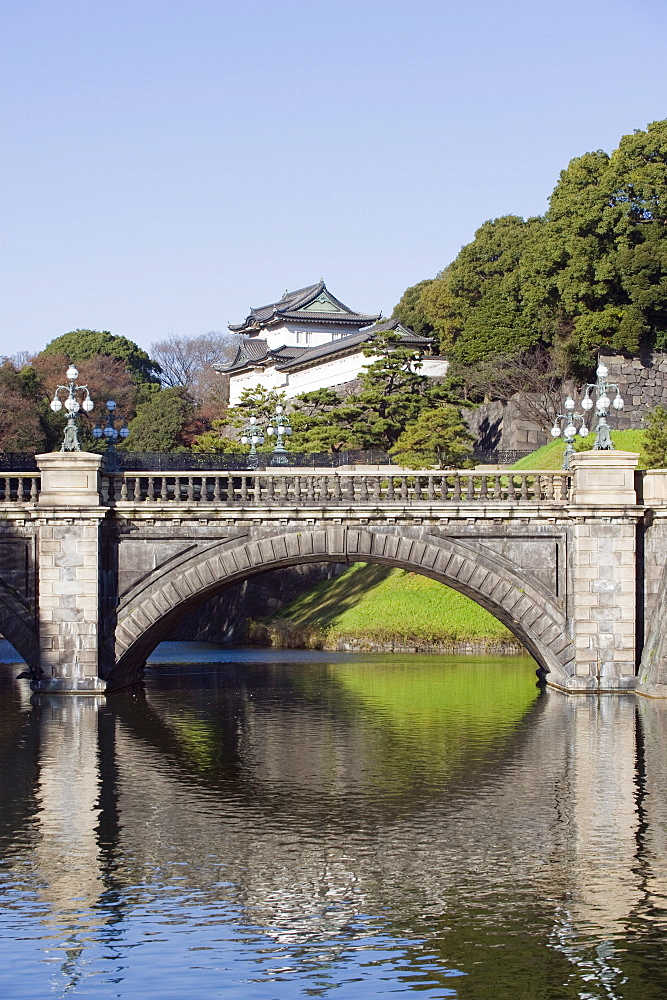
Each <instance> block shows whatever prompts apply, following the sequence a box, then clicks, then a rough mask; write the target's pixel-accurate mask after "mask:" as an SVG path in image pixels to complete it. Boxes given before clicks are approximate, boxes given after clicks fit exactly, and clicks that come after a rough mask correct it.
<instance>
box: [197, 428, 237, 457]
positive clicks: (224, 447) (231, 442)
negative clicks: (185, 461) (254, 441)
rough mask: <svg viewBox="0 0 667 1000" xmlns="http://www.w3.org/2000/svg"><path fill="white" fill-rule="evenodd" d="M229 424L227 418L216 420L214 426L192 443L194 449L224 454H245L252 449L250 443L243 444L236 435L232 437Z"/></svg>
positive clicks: (205, 452)
mask: <svg viewBox="0 0 667 1000" xmlns="http://www.w3.org/2000/svg"><path fill="white" fill-rule="evenodd" d="M228 431H229V424H228V423H227V421H226V420H214V421H213V424H212V427H211V429H210V430H208V431H204V433H203V434H199V435H198V436H197V437H196V438H195V439H194V441H193V443H192V451H195V452H203V453H204V454H212V453H213V452H219V453H221V454H224V455H245V454H247V453H248V451H249V450H250V445H247V444H241V442H240V441H239V440H238V439H237V438H236V437H231V436H230V435H229V433H227V432H228Z"/></svg>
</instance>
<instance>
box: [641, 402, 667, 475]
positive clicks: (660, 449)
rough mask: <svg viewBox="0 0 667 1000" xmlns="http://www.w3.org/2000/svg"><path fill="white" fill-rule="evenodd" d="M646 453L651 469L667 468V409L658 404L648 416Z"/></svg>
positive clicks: (645, 439)
mask: <svg viewBox="0 0 667 1000" xmlns="http://www.w3.org/2000/svg"><path fill="white" fill-rule="evenodd" d="M644 455H645V456H646V461H647V464H648V468H649V469H665V468H667V410H666V409H665V408H664V407H663V406H656V408H655V410H653V412H652V413H651V414H650V415H649V417H648V431H647V432H646V435H645V438H644Z"/></svg>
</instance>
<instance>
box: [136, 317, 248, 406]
mask: <svg viewBox="0 0 667 1000" xmlns="http://www.w3.org/2000/svg"><path fill="white" fill-rule="evenodd" d="M238 342H239V338H238V337H236V336H234V334H231V333H216V332H211V333H204V334H201V335H200V336H198V337H177V336H174V335H172V336H171V337H168V338H167V339H166V340H160V341H158V342H157V343H156V344H151V350H150V354H151V357H152V358H153V359H154V360H155V361H157V362H158V364H159V365H160V368H161V369H162V374H161V375H160V381H161V382H162V385H163V386H165V387H173V386H179V385H182V386H186V387H187V388H188V389H189V390H190V393H191V394H192V397H193V399H195V400H196V401H197V402H203V401H204V398H203V397H205V396H207V395H208V394H209V393H210V391H211V383H212V376H214V377H215V378H217V379H218V380H219V379H220V376H219V375H215V373H214V372H213V370H212V369H211V365H212V364H213V363H214V362H218V361H226V360H228V359H229V360H231V359H232V358H233V356H234V353H235V351H236V346H237V344H238Z"/></svg>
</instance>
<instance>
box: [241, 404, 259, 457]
mask: <svg viewBox="0 0 667 1000" xmlns="http://www.w3.org/2000/svg"><path fill="white" fill-rule="evenodd" d="M241 444H249V445H250V454H249V458H250V465H257V445H258V444H259V445H262V444H264V434H263V433H262V428H261V427H260V425H259V424H258V423H257V417H256V416H255V414H254V413H253V415H252V416H251V417H250V419H249V420H248V425H247V427H244V428H243V434H242V435H241Z"/></svg>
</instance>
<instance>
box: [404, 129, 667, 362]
mask: <svg viewBox="0 0 667 1000" xmlns="http://www.w3.org/2000/svg"><path fill="white" fill-rule="evenodd" d="M418 288H419V285H417V286H413V288H411V289H408V290H407V291H406V293H405V296H404V299H405V302H404V300H403V299H402V300H401V303H403V305H401V303H399V306H397V309H399V307H400V308H414V309H415V310H416V312H417V314H420V315H422V314H423V316H424V317H425V321H426V322H427V323H429V324H430V325H431V326H432V327H433V329H434V331H435V332H436V334H437V335H438V337H439V338H440V343H441V347H442V349H443V350H444V351H447V352H451V353H452V355H453V356H454V358H455V359H456V360H458V362H459V363H461V364H464V365H465V364H467V365H475V364H477V363H478V362H479V361H480V360H482V359H484V358H490V357H493V356H494V355H496V354H502V355H505V356H512V355H515V354H520V353H522V352H525V351H527V350H531V349H532V348H533V347H535V346H537V345H541V346H543V347H548V348H549V349H550V350H551V351H552V353H553V354H554V358H555V361H556V364H557V366H558V367H560V368H568V367H572V366H573V367H574V370H575V371H576V372H577V373H578V374H583V373H584V372H585V371H586V370H588V369H589V368H590V367H592V366H593V365H594V361H595V356H596V353H597V352H598V351H599V350H600V348H603V347H610V348H612V349H614V350H618V351H625V352H629V353H636V352H637V351H639V350H640V349H643V348H652V347H659V348H667V120H665V121H657V122H652V123H651V124H650V125H648V127H647V128H646V130H644V131H642V130H637V131H636V132H634V133H633V134H632V135H626V136H623V137H622V138H621V140H620V143H619V146H618V149H616V150H615V151H614V152H613V153H612V154H611V155H609V154H608V153H606V152H604V151H602V150H596V151H593V152H589V153H585V154H584V155H583V156H579V157H576V158H575V159H573V160H572V161H571V162H570V163H569V165H568V166H567V168H566V169H565V170H563V171H562V172H561V174H560V178H559V181H558V184H557V185H556V187H555V189H554V191H553V192H552V194H551V197H550V200H549V210H548V212H547V213H546V215H545V216H544V217H540V218H534V219H528V220H523V219H521V218H519V217H517V216H513V215H508V216H503V217H501V218H499V219H494V220H492V221H489V222H485V223H484V225H482V226H481V227H480V228H479V229H478V230H477V232H476V233H475V238H474V239H473V241H472V242H471V243H469V244H468V245H467V246H465V247H463V248H462V250H461V252H460V253H459V254H458V256H457V257H456V259H455V260H454V261H453V262H452V263H451V264H449V265H448V266H447V267H446V268H445V269H444V270H443V271H441V272H440V274H439V275H438V276H437V278H436V279H435V280H434V281H432V282H430V283H426V284H425V285H424V287H423V289H422V290H421V292H419V294H418V295H417V293H416V291H415V290H416V289H418ZM415 295H416V296H417V297H416V300H415V299H414V296H415Z"/></svg>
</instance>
